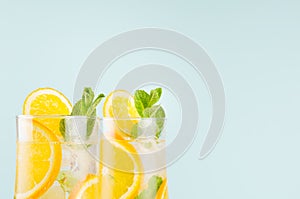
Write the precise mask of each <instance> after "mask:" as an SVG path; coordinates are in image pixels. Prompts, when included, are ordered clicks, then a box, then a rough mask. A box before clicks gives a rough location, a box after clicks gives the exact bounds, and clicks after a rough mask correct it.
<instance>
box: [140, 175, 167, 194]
mask: <svg viewBox="0 0 300 199" xmlns="http://www.w3.org/2000/svg"><path fill="white" fill-rule="evenodd" d="M162 182H163V179H162V178H161V177H159V176H152V177H151V178H150V179H149V181H148V187H147V189H145V190H143V191H142V192H141V193H140V194H139V195H138V196H136V197H135V198H134V199H155V196H156V193H157V191H158V189H159V187H160V186H161V184H162Z"/></svg>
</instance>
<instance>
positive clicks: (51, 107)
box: [23, 88, 72, 138]
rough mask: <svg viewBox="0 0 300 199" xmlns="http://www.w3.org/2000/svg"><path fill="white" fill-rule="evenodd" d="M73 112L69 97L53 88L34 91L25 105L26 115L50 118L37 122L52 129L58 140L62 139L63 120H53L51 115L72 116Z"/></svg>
mask: <svg viewBox="0 0 300 199" xmlns="http://www.w3.org/2000/svg"><path fill="white" fill-rule="evenodd" d="M71 111H72V105H71V103H70V101H69V100H68V99H67V97H65V96H64V95H63V94H62V93H61V92H59V91H57V90H55V89H53V88H39V89H36V90H34V91H32V92H31V93H30V94H29V95H28V96H27V98H26V99H25V102H24V104H23V114H24V115H35V116H42V115H47V116H49V117H45V118H43V117H39V118H35V120H36V121H38V122H40V123H42V124H43V125H44V126H46V127H47V128H48V129H50V130H51V131H52V132H53V133H54V134H55V135H56V136H58V138H61V137H62V135H61V133H60V131H59V122H60V119H61V118H57V117H53V118H51V117H50V115H70V114H71Z"/></svg>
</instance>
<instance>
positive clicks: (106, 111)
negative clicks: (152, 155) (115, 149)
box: [103, 90, 140, 138]
mask: <svg viewBox="0 0 300 199" xmlns="http://www.w3.org/2000/svg"><path fill="white" fill-rule="evenodd" d="M103 116H104V117H110V118H113V120H114V121H115V122H114V123H113V124H112V127H111V128H110V129H111V132H110V134H115V135H116V136H115V137H118V136H119V137H121V138H124V137H128V135H130V132H131V129H132V127H133V125H134V124H136V123H137V119H136V120H134V119H135V118H139V117H140V116H139V114H138V112H137V111H136V108H135V105H134V99H133V97H132V95H131V94H130V93H128V92H127V91H125V90H115V91H113V92H111V93H110V94H109V95H108V96H107V98H106V100H105V102H104V106H103ZM105 122H106V121H105Z"/></svg>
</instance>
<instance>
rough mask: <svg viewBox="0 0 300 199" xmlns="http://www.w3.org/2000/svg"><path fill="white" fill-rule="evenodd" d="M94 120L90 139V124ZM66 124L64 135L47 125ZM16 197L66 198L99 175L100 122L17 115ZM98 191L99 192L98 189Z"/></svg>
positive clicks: (80, 118) (64, 117) (60, 117)
mask: <svg viewBox="0 0 300 199" xmlns="http://www.w3.org/2000/svg"><path fill="white" fill-rule="evenodd" d="M92 119H93V120H94V121H95V123H94V127H93V131H92V132H91V133H90V134H89V135H88V136H87V130H86V129H87V121H90V120H92ZM62 120H63V121H64V123H65V129H66V130H65V135H64V137H63V136H60V137H59V136H56V135H55V134H54V132H53V131H52V130H51V126H47V125H45V124H47V122H46V121H51V123H55V122H57V123H59V122H60V121H62ZM17 122H18V125H17V127H18V141H17V170H16V185H15V198H16V199H21V198H22V199H23V198H24V199H25V198H26V199H27V198H32V199H33V198H41V199H48V198H49V199H54V198H55V199H67V198H71V196H70V195H71V194H72V192H76V189H78V185H77V184H80V183H81V182H82V181H84V180H85V179H87V178H88V177H90V176H97V175H98V168H99V164H98V161H97V158H95V156H99V143H100V140H99V131H98V130H97V129H98V128H99V119H96V118H87V117H84V116H26V115H22V116H18V118H17ZM95 191H97V190H95Z"/></svg>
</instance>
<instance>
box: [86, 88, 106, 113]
mask: <svg viewBox="0 0 300 199" xmlns="http://www.w3.org/2000/svg"><path fill="white" fill-rule="evenodd" d="M104 97H105V95H104V94H102V93H101V94H99V95H98V97H97V98H96V99H95V100H94V102H93V103H91V105H90V107H89V108H88V110H87V113H86V115H88V116H90V115H93V112H94V111H95V110H96V108H97V106H98V105H99V103H100V102H101V100H102V98H104Z"/></svg>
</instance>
